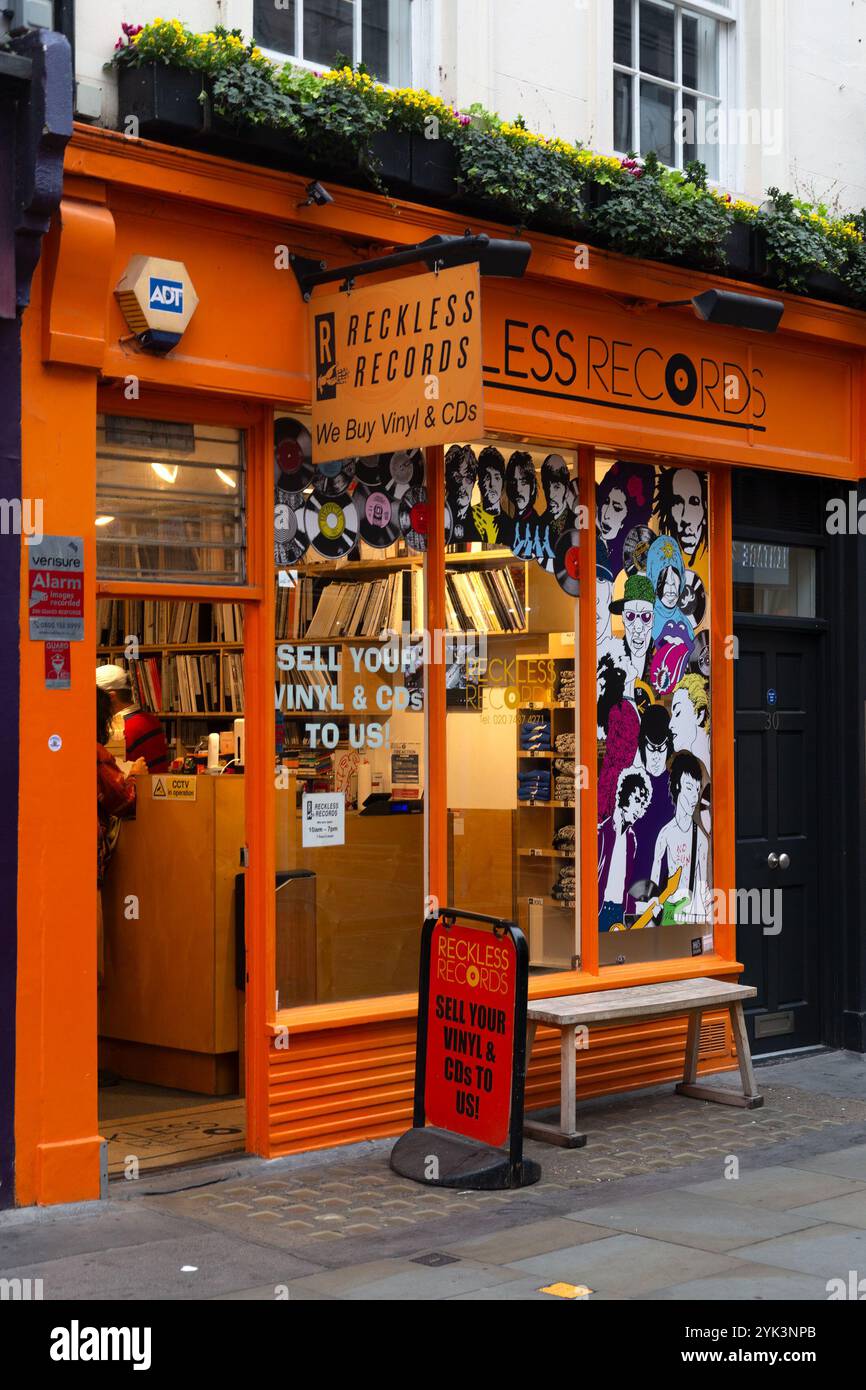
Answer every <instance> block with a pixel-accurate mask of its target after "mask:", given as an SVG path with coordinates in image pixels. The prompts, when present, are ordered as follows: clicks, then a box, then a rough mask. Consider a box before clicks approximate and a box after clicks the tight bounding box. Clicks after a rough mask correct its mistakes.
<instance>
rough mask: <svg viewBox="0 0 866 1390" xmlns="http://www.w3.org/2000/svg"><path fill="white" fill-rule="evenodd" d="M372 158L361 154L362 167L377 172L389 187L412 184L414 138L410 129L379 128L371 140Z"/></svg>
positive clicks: (367, 170)
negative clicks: (412, 138)
mask: <svg viewBox="0 0 866 1390" xmlns="http://www.w3.org/2000/svg"><path fill="white" fill-rule="evenodd" d="M370 155H371V157H372V158H371V159H369V160H368V159H367V158H366V157H365V156H364V155H362V156H361V167H362V169H363V170H364V171H365V172H366V173H367V175H368V177H369V176H370V174H371V173H372V174H375V175H376V177H377V178H378V179H381V181H382V183H384V184H385V185H386V186H387V187H388V188H409V187H411V184H412V140H411V136H410V135H409V132H408V130H379V131H377V132H376V134H375V135H374V136H373V139H372V140H371V142H370Z"/></svg>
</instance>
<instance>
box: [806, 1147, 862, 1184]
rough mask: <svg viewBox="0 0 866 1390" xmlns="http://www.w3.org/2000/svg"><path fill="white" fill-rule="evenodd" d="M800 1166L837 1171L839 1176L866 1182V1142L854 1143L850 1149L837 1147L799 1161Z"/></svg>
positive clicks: (822, 1170) (830, 1171)
mask: <svg viewBox="0 0 866 1390" xmlns="http://www.w3.org/2000/svg"><path fill="white" fill-rule="evenodd" d="M798 1167H800V1168H813V1169H815V1170H816V1171H817V1172H819V1173H835V1174H836V1176H837V1177H842V1178H856V1179H857V1180H858V1181H860V1182H866V1144H854V1145H852V1146H851V1148H848V1149H835V1150H831V1151H830V1152H829V1153H822V1154H820V1155H818V1156H816V1157H815V1158H812V1159H809V1158H806V1159H804V1160H803V1162H802V1163H798Z"/></svg>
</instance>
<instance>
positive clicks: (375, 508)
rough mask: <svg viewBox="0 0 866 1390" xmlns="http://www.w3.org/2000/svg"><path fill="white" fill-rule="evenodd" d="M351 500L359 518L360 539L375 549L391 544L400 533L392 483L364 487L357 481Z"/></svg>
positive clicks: (382, 548) (381, 548)
mask: <svg viewBox="0 0 866 1390" xmlns="http://www.w3.org/2000/svg"><path fill="white" fill-rule="evenodd" d="M352 502H353V503H354V506H355V508H356V510H357V512H358V516H359V518H360V526H361V540H362V541H366V542H367V545H372V546H375V547H376V549H377V550H384V549H385V548H386V547H387V546H389V545H393V544H394V542H395V541H396V540H397V538H398V536H399V535H400V526H399V523H398V521H397V498H396V497H395V496H394V487H393V484H389V485H388V486H387V487H365V486H364V484H363V483H358V484H357V485H356V487H355V491H354V492H353V493H352Z"/></svg>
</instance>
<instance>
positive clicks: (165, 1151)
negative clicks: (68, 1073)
mask: <svg viewBox="0 0 866 1390" xmlns="http://www.w3.org/2000/svg"><path fill="white" fill-rule="evenodd" d="M99 1127H100V1133H101V1134H102V1136H103V1138H105V1139H106V1140H107V1141H108V1175H109V1177H112V1178H114V1177H123V1176H124V1175H125V1174H126V1173H127V1172H128V1170H129V1165H130V1161H131V1160H132V1159H135V1160H136V1161H137V1164H138V1171H139V1172H144V1171H145V1170H151V1171H152V1170H153V1169H156V1168H170V1167H175V1166H176V1165H177V1164H181V1163H196V1162H200V1161H201V1160H202V1159H208V1158H216V1157H218V1156H220V1155H222V1154H230V1153H243V1152H244V1148H245V1128H246V1117H245V1113H244V1100H243V1097H242V1096H220V1097H215V1096H206V1095H199V1094H197V1093H196V1092H194V1091H176V1090H170V1089H169V1088H168V1087H165V1086H148V1085H145V1084H144V1083H143V1082H140V1081H127V1080H125V1079H124V1078H122V1077H120V1078H114V1077H112V1076H111V1075H108V1076H106V1075H105V1074H102V1073H101V1074H100V1085H99Z"/></svg>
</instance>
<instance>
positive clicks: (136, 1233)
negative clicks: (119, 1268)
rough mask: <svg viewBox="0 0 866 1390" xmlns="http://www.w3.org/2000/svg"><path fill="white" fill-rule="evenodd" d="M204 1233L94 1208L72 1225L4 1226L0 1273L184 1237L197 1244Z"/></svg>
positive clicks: (110, 1207) (160, 1217)
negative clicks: (18, 1265)
mask: <svg viewBox="0 0 866 1390" xmlns="http://www.w3.org/2000/svg"><path fill="white" fill-rule="evenodd" d="M43 1210H45V1209H43ZM10 1215H17V1213H10ZM200 1232H201V1226H200V1225H199V1224H198V1222H196V1221H193V1220H190V1219H188V1218H181V1219H180V1220H178V1218H177V1217H175V1216H170V1215H168V1214H167V1213H165V1212H161V1211H155V1210H152V1209H148V1207H146V1206H144V1205H129V1204H127V1203H123V1204H116V1205H115V1204H108V1203H102V1204H99V1203H95V1202H91V1203H89V1204H88V1207H87V1209H86V1210H79V1211H77V1212H76V1214H75V1215H74V1216H71V1217H70V1218H69V1219H67V1220H55V1221H50V1220H42V1221H38V1222H37V1221H33V1222H13V1221H9V1222H8V1223H7V1222H6V1221H3V1220H0V1273H5V1272H7V1271H8V1270H10V1269H14V1267H15V1266H16V1265H17V1264H39V1263H41V1262H42V1261H50V1260H57V1259H63V1258H64V1257H66V1256H69V1255H84V1254H87V1253H88V1252H90V1251H99V1250H113V1249H127V1248H129V1247H132V1246H137V1245H147V1244H149V1243H150V1242H151V1241H159V1240H168V1239H171V1238H172V1237H179V1236H183V1235H184V1234H186V1235H188V1236H189V1238H190V1239H191V1240H195V1239H197V1238H198V1236H199V1234H200Z"/></svg>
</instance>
